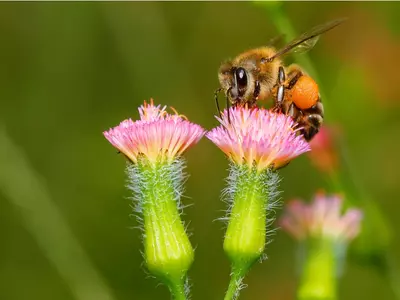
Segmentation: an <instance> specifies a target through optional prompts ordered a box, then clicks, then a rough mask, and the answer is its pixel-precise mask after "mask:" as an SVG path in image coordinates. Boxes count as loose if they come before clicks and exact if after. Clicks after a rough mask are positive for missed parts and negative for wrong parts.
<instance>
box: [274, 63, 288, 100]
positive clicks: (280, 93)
mask: <svg viewBox="0 0 400 300" xmlns="http://www.w3.org/2000/svg"><path fill="white" fill-rule="evenodd" d="M285 81H286V74H285V70H284V69H283V67H282V66H280V67H279V72H278V83H277V85H278V88H277V92H276V99H275V103H276V105H277V106H281V105H282V103H283V99H284V98H285V86H284V83H285Z"/></svg>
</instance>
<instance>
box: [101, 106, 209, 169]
mask: <svg viewBox="0 0 400 300" xmlns="http://www.w3.org/2000/svg"><path fill="white" fill-rule="evenodd" d="M139 114H140V120H138V121H135V122H134V121H132V120H131V119H128V120H124V121H122V122H121V124H120V125H118V126H116V127H114V128H111V129H110V130H108V131H105V132H103V134H104V136H105V137H106V139H107V140H108V141H109V142H110V143H111V144H112V145H113V146H114V147H115V148H117V149H118V150H119V151H121V152H122V153H123V154H124V155H125V156H126V157H128V158H129V159H130V160H131V161H132V162H137V159H138V156H139V155H144V156H145V157H146V158H147V159H149V160H150V161H153V162H155V161H157V160H160V159H161V160H162V161H163V160H168V161H171V160H172V159H174V158H175V157H176V156H180V155H182V154H183V152H184V151H186V150H187V149H188V148H189V147H190V146H192V145H194V144H196V143H197V142H198V141H199V140H200V139H201V138H202V137H203V135H204V133H205V131H204V129H203V128H201V127H200V126H199V125H196V124H193V123H191V122H189V121H187V120H186V119H184V118H183V117H182V116H180V115H178V114H177V113H176V112H175V114H168V113H167V112H166V106H164V107H161V105H158V106H155V105H154V104H153V101H152V100H151V102H150V104H147V103H146V102H145V103H144V105H142V106H141V107H139Z"/></svg>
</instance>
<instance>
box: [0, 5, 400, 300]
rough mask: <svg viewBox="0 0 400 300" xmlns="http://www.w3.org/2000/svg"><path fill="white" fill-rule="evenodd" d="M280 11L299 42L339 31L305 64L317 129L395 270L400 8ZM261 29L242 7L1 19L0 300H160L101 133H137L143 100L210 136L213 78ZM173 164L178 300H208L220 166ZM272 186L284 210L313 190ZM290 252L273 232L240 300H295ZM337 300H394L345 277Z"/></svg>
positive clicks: (218, 239)
mask: <svg viewBox="0 0 400 300" xmlns="http://www.w3.org/2000/svg"><path fill="white" fill-rule="evenodd" d="M283 10H284V11H285V12H286V17H287V18H288V19H289V20H290V21H291V23H292V24H293V26H294V27H295V29H296V31H297V32H298V33H301V32H303V31H305V30H307V29H309V28H311V27H312V26H314V25H317V24H320V23H324V22H326V21H328V20H332V19H335V18H338V17H343V16H347V17H349V18H350V19H349V21H347V22H346V23H345V24H343V25H341V26H340V27H338V28H336V29H335V30H333V31H331V32H329V33H327V34H326V35H324V36H323V37H322V38H321V39H320V41H319V43H318V44H317V46H316V47H315V48H314V49H313V50H312V51H311V52H310V53H309V57H310V59H311V61H312V62H313V64H314V68H315V69H316V70H317V72H318V74H319V80H320V82H319V84H320V86H321V89H322V91H323V93H324V94H325V95H326V99H323V101H324V103H325V107H326V122H327V123H328V124H329V123H331V124H333V123H334V124H338V125H339V126H340V128H341V133H342V136H341V139H342V140H343V141H344V143H345V149H347V150H346V152H347V153H346V157H347V159H348V161H349V162H350V165H349V166H350V170H351V172H352V174H353V175H352V176H353V177H352V178H353V179H354V178H356V180H357V184H358V185H359V188H360V189H361V190H363V193H365V194H366V195H368V197H370V198H371V199H373V200H374V201H376V202H377V203H378V205H379V207H380V208H381V209H382V211H383V214H384V215H385V216H386V219H387V221H388V222H389V224H391V226H392V227H393V229H394V233H395V236H394V241H393V243H392V244H391V245H390V251H391V252H392V253H395V258H396V259H397V260H400V242H399V239H398V234H397V232H396V229H397V228H398V227H399V226H400V219H399V218H398V211H399V209H400V203H399V199H398V194H399V192H400V189H399V180H398V178H399V176H400V168H399V166H400V156H399V153H400V140H399V136H400V135H399V134H400V114H399V113H400V102H399V100H400V96H399V92H400V80H399V71H398V67H399V62H398V56H399V53H400V39H399V35H400V23H399V18H400V3H399V2H397V3H396V2H392V3H383V2H382V3H378V2H377V3H361V2H357V3H350V2H334V3H329V2H320V3H317V2H307V3H301V2H286V3H284V5H283ZM271 20H272V18H271V16H269V15H268V13H267V11H266V10H265V9H264V8H263V7H261V6H259V5H254V4H252V3H250V2H241V3H239V2H236V3H229V2H224V3H213V2H199V3H1V4H0V103H1V107H0V147H1V149H0V239H1V240H0V241H1V242H0V243H1V244H0V299H4V300H16V299H18V300H22V299H41V300H45V299H59V300H64V299H65V300H67V299H90V300H91V299H112V300H114V299H115V300H116V299H118V300H124V299H169V297H170V296H169V294H168V291H167V289H166V288H165V287H161V286H157V282H156V281H155V280H154V279H151V278H149V276H148V275H147V274H146V273H145V270H144V267H143V265H142V257H141V254H140V250H141V239H140V234H139V230H137V229H132V227H135V226H137V225H138V224H137V222H136V220H135V218H134V217H133V216H131V215H130V214H131V208H130V202H129V200H128V199H127V197H128V196H129V194H128V192H127V190H126V189H125V187H124V183H125V174H124V167H125V161H124V159H123V158H122V157H121V156H120V155H117V153H116V150H115V149H114V148H112V146H111V145H110V144H109V143H108V142H107V141H106V140H105V138H104V137H103V135H102V131H104V130H106V129H108V128H109V127H112V126H114V125H116V124H117V123H119V122H120V121H121V120H123V119H125V118H128V117H133V118H136V117H137V116H138V114H137V107H138V106H139V105H140V104H141V103H142V102H143V100H144V99H149V98H150V97H153V98H154V99H155V101H156V103H162V104H167V105H171V106H173V107H175V108H176V109H177V110H178V111H179V112H180V113H183V114H185V115H186V116H187V117H188V118H189V119H190V120H192V121H193V122H196V123H199V124H202V125H203V126H204V127H205V128H208V129H209V128H211V127H213V126H215V125H216V121H215V119H214V114H215V112H216V109H215V106H214V102H213V92H214V90H215V89H216V88H217V87H218V80H217V70H218V67H219V64H220V62H221V61H223V60H224V59H227V58H230V57H233V56H235V55H237V54H238V53H240V52H242V51H243V50H246V49H249V48H252V47H257V46H261V45H265V44H266V43H267V41H268V40H269V39H270V38H272V37H274V36H276V35H278V34H279V32H278V29H277V28H276V27H275V26H274V23H273V22H272V21H271ZM291 61H293V58H289V59H288V60H287V62H291ZM186 157H187V161H188V168H187V172H188V173H189V174H190V178H189V180H188V181H187V190H186V195H187V196H188V197H189V198H188V199H185V200H184V201H185V203H186V204H194V205H192V206H190V207H188V208H187V209H185V216H184V218H185V220H187V221H190V225H189V230H190V232H191V233H192V234H193V235H192V237H191V240H192V242H193V245H194V246H195V247H196V259H195V262H194V265H193V267H192V269H191V270H190V273H189V275H190V278H191V282H192V284H193V288H192V295H193V297H192V298H193V299H221V298H222V295H223V294H224V291H225V289H226V287H227V284H228V280H229V265H228V262H227V259H226V258H225V256H224V254H223V250H222V238H223V234H224V231H223V227H224V226H223V224H221V223H220V222H216V221H215V220H216V219H217V218H219V217H221V216H222V215H223V214H224V213H223V210H224V209H225V204H224V203H223V202H221V201H220V200H219V196H220V190H221V189H222V188H223V187H224V177H225V176H226V175H227V173H226V169H227V165H228V164H227V160H226V159H225V158H224V156H223V154H222V152H221V151H219V150H218V149H217V147H215V146H214V145H213V144H212V143H210V142H209V141H208V140H206V139H203V140H202V141H201V142H200V143H199V145H197V146H196V147H194V148H193V149H191V150H190V151H188V153H187V155H186ZM281 174H282V176H283V178H284V180H283V182H282V185H281V188H282V190H283V191H284V193H283V194H282V196H283V199H289V198H292V197H302V198H304V199H309V198H310V197H311V196H312V195H313V194H314V192H315V191H316V190H317V189H319V188H326V187H327V184H326V182H325V180H324V178H323V176H321V175H320V174H319V173H318V171H316V170H315V169H314V168H313V167H312V166H311V164H310V162H309V160H308V158H307V157H306V156H303V157H301V158H299V159H296V160H295V161H294V162H292V163H291V164H290V165H289V166H288V167H287V168H285V169H284V170H282V172H281ZM353 179H350V177H349V179H348V180H349V181H350V180H353ZM278 214H279V212H278ZM295 248H296V245H295V242H294V241H292V240H291V239H290V237H288V236H287V235H286V234H285V233H284V232H282V231H278V232H277V235H276V236H275V237H274V242H273V243H271V244H269V245H268V247H267V254H268V260H267V261H265V262H264V263H263V264H257V265H256V266H255V267H254V268H253V269H252V271H251V272H250V274H249V276H248V277H247V278H246V280H245V283H246V284H248V285H249V288H247V289H245V290H244V291H243V293H242V297H241V299H243V300H245V299H293V298H294V293H295V288H296V273H295V270H294V264H295V263H294V262H295ZM399 284H400V282H399ZM340 294H341V296H342V297H341V299H377V298H379V299H395V296H394V294H393V292H392V291H391V289H390V288H389V284H388V283H387V282H386V280H385V278H384V276H382V274H380V273H379V272H378V271H376V270H375V269H373V268H371V267H368V266H365V265H360V264H358V263H356V262H349V264H348V266H347V272H346V274H345V276H344V278H343V280H342V282H341V285H340Z"/></svg>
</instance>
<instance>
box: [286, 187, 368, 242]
mask: <svg viewBox="0 0 400 300" xmlns="http://www.w3.org/2000/svg"><path fill="white" fill-rule="evenodd" d="M342 204H343V199H342V198H341V197H340V196H338V195H334V196H330V197H329V196H326V195H324V194H322V193H319V194H317V195H316V196H315V198H314V201H313V202H312V203H310V204H306V203H304V202H302V201H300V200H292V201H291V202H289V204H288V205H287V208H286V213H285V215H284V216H283V217H282V218H281V225H282V227H283V228H284V229H285V230H286V231H287V232H289V233H290V234H291V235H293V236H294V237H295V238H297V239H298V240H304V239H307V238H330V239H333V240H335V241H336V240H338V241H344V242H346V241H350V240H352V239H353V238H355V237H356V236H357V235H358V233H359V231H360V225H361V224H360V223H361V219H362V212H361V211H360V210H359V209H348V210H347V211H346V212H345V213H344V214H342V213H341V210H342Z"/></svg>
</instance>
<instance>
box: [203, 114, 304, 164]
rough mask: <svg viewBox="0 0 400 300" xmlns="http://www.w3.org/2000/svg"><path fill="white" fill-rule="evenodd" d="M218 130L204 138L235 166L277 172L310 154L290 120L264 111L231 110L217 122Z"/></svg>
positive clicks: (212, 131)
mask: <svg viewBox="0 0 400 300" xmlns="http://www.w3.org/2000/svg"><path fill="white" fill-rule="evenodd" d="M217 119H218V121H219V122H220V123H221V125H220V126H218V127H216V128H214V129H213V130H211V131H210V132H208V133H207V134H206V136H207V138H209V139H210V140H211V141H212V142H213V143H214V144H216V145H217V146H218V147H219V148H220V149H221V150H222V151H223V152H225V154H226V155H227V156H228V157H229V158H230V159H231V160H232V161H233V162H234V163H236V164H239V165H243V164H247V165H248V166H249V167H252V166H253V165H256V166H257V169H258V170H264V169H266V168H268V167H269V166H274V168H279V167H281V166H283V165H285V164H286V163H288V162H289V161H290V160H291V159H293V158H295V157H296V156H298V155H300V154H302V153H304V152H307V151H309V150H310V146H309V144H308V143H307V142H306V141H305V140H304V138H303V137H302V136H301V135H298V133H297V131H296V130H295V129H294V127H295V123H294V122H293V120H292V118H291V117H289V116H286V115H284V114H280V113H274V112H271V111H268V110H266V109H258V108H253V109H248V108H244V107H233V108H230V109H229V116H228V111H227V110H225V111H224V112H223V114H222V116H221V118H218V117H217Z"/></svg>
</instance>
